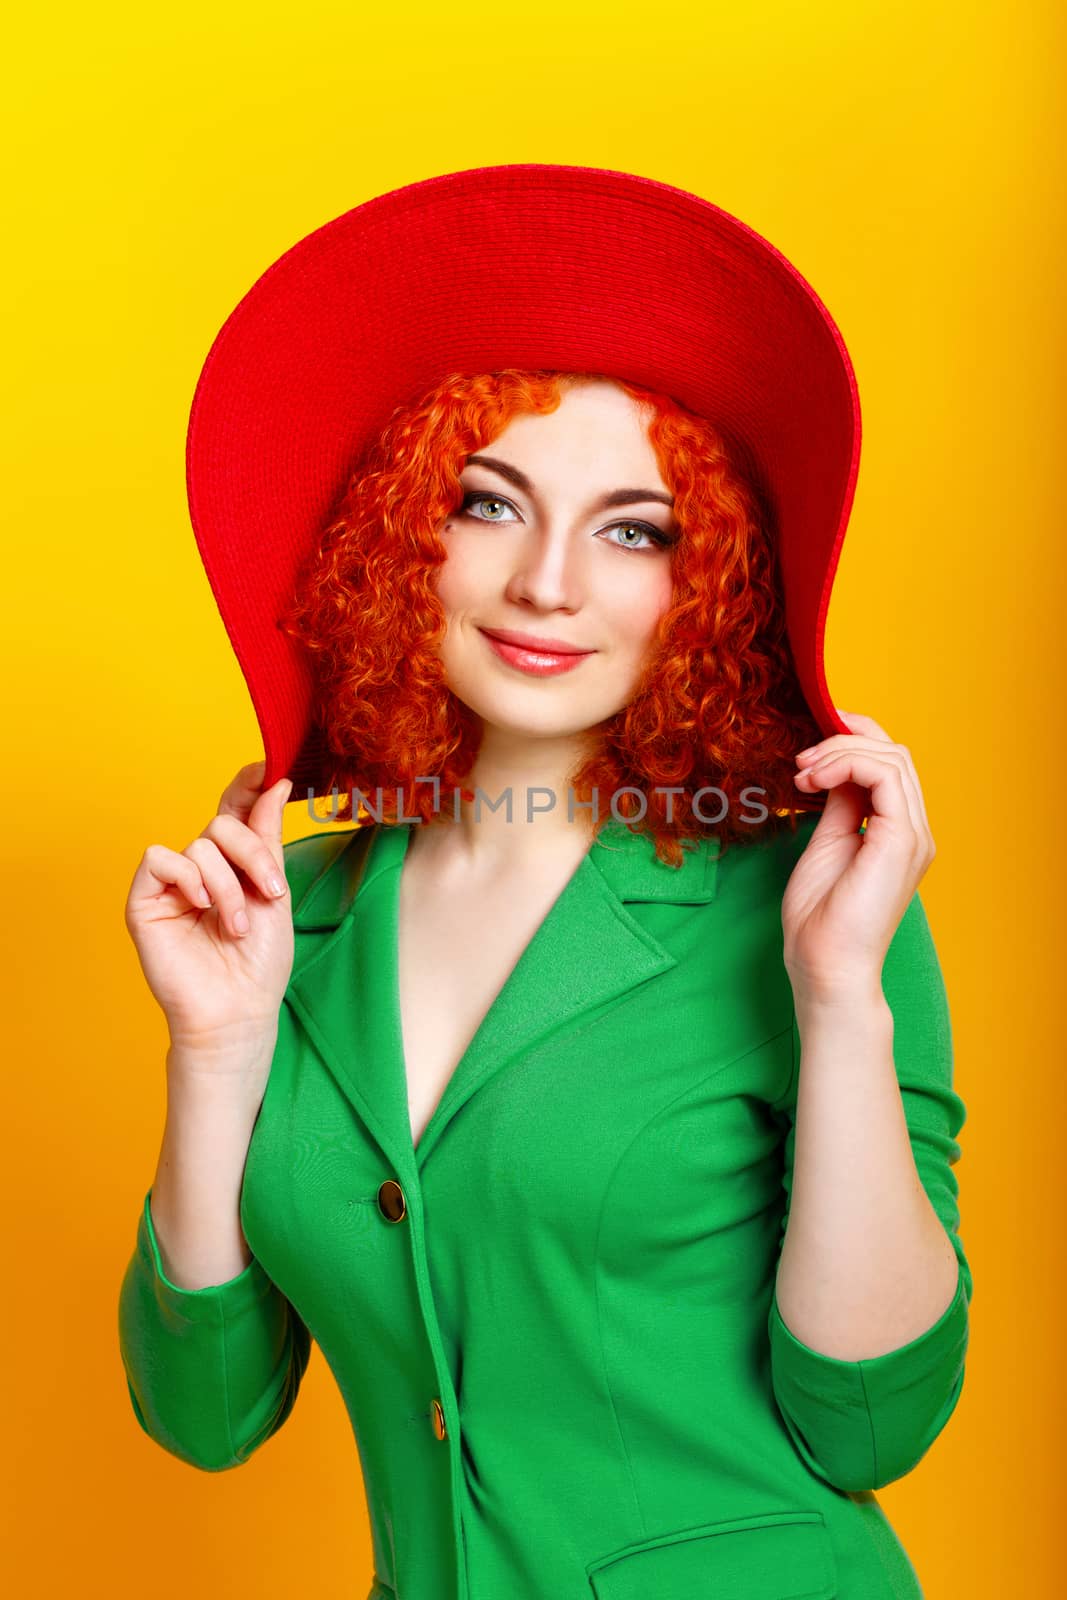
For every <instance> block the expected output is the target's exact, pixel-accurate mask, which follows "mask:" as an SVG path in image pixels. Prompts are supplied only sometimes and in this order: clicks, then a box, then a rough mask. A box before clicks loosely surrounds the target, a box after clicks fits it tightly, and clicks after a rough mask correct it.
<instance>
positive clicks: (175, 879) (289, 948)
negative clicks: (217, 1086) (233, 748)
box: [126, 761, 294, 1060]
mask: <svg viewBox="0 0 1067 1600" xmlns="http://www.w3.org/2000/svg"><path fill="white" fill-rule="evenodd" d="M265 770H266V763H265V762H263V761H257V762H253V763H252V764H251V765H249V766H247V767H242V768H241V770H240V772H238V774H237V776H236V777H235V778H234V780H233V782H232V783H231V784H230V785H229V787H228V788H227V789H226V791H225V793H224V794H223V796H222V799H221V800H220V801H219V809H218V813H217V814H216V815H215V816H214V817H212V819H211V821H210V822H209V823H208V825H207V827H206V828H205V829H204V830H203V832H202V833H201V834H200V835H199V836H198V837H197V838H195V839H194V840H193V841H192V843H191V844H189V845H187V846H186V847H185V849H184V850H181V851H178V850H171V849H169V848H168V847H167V846H166V845H162V844H150V845H149V846H148V848H147V850H146V851H145V853H144V855H143V856H142V857H141V861H140V864H139V866H138V868H137V871H136V873H135V874H134V879H133V883H132V884H131V886H130V893H129V897H128V899H127V901H126V926H127V928H128V929H129V932H130V937H131V938H132V939H133V942H134V944H135V946H136V948H137V955H138V958H139V960H140V963H141V967H142V969H143V971H144V975H145V978H146V979H147V981H148V986H149V988H150V989H151V991H152V993H153V994H154V995H155V997H156V999H157V1001H158V1002H159V1004H160V1006H161V1007H162V1008H163V1011H164V1013H165V1015H166V1018H167V1022H168V1024H169V1027H170V1035H171V1042H172V1045H174V1046H175V1047H177V1048H178V1049H179V1050H180V1051H181V1052H183V1053H184V1052H187V1051H192V1052H194V1053H198V1052H200V1051H201V1050H202V1051H203V1053H204V1056H205V1058H210V1059H212V1060H216V1059H217V1060H228V1059H231V1058H239V1057H240V1056H241V1054H242V1053H243V1051H245V1050H246V1049H248V1050H254V1048H255V1045H256V1044H257V1043H259V1042H261V1041H262V1040H263V1039H264V1038H265V1037H268V1036H270V1035H272V1034H273V1032H274V1031H275V1030H276V1028H277V1023H278V1013H279V1010H280V1008H281V1003H282V996H283V995H284V993H285V989H286V985H287V984H288V982H289V976H290V973H291V972H292V967H293V950H294V942H293V916H292V905H291V896H290V893H289V888H288V884H287V883H286V878H285V858H284V856H283V854H282V816H283V813H284V810H285V803H286V801H287V800H288V798H289V795H290V793H291V792H292V783H291V781H290V780H289V779H288V778H282V779H279V781H278V782H277V783H276V784H275V785H274V787H273V788H271V789H268V790H267V792H266V793H265V794H264V793H261V790H260V786H261V784H262V781H263V774H264V772H265ZM272 880H274V882H275V883H276V884H279V885H280V886H281V891H282V892H281V893H280V894H278V893H276V892H275V890H274V889H273V888H272ZM242 916H244V918H245V919H246V926H242Z"/></svg>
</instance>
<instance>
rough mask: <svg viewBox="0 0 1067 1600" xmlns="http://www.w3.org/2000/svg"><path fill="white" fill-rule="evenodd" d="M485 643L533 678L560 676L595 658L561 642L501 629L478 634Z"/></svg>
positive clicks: (585, 651) (586, 651)
mask: <svg viewBox="0 0 1067 1600" xmlns="http://www.w3.org/2000/svg"><path fill="white" fill-rule="evenodd" d="M479 631H480V632H481V633H483V634H484V635H485V639H486V643H487V644H488V645H489V648H490V649H491V650H493V651H494V652H495V653H496V654H497V655H498V656H500V658H501V659H502V660H503V661H506V662H507V663H508V664H509V665H510V666H513V667H518V668H519V669H520V671H522V672H527V673H530V674H531V675H532V676H533V677H539V678H546V677H551V676H553V675H555V674H556V673H560V672H572V671H573V670H574V668H575V667H576V666H578V664H579V663H580V662H582V661H584V660H585V659H586V657H587V656H591V655H594V654H595V651H592V650H576V649H575V647H574V646H573V645H570V644H564V643H563V641H562V640H557V639H542V638H537V637H536V636H535V635H533V634H529V633H513V632H512V631H511V630H510V629H504V628H501V629H499V630H495V629H494V630H493V631H492V632H490V630H489V629H488V628H482V629H480V630H479Z"/></svg>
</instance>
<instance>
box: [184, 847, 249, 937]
mask: <svg viewBox="0 0 1067 1600" xmlns="http://www.w3.org/2000/svg"><path fill="white" fill-rule="evenodd" d="M183 853H184V854H185V855H187V856H188V857H189V858H190V860H192V861H195V862H196V864H197V866H198V867H199V869H200V875H201V877H202V878H203V880H204V882H205V884H206V885H207V890H208V893H209V894H210V896H211V899H212V902H213V904H214V905H215V906H216V908H217V909H218V913H219V925H220V927H225V928H226V930H227V932H228V933H230V934H232V935H233V937H234V938H235V939H242V938H244V936H245V934H246V933H247V932H248V928H249V922H248V908H247V906H246V904H245V895H244V890H243V889H242V887H241V883H240V880H239V878H238V876H237V874H236V872H234V870H233V868H232V866H231V865H230V863H229V861H228V860H227V859H226V857H225V855H223V853H222V851H221V850H220V849H219V847H218V845H217V844H216V843H215V841H214V840H213V839H210V838H208V837H207V836H206V835H205V834H201V835H200V836H199V838H197V839H194V840H193V841H192V843H191V844H189V845H186V847H185V850H184V852H183Z"/></svg>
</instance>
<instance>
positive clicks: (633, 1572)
mask: <svg viewBox="0 0 1067 1600" xmlns="http://www.w3.org/2000/svg"><path fill="white" fill-rule="evenodd" d="M587 1570H588V1577H589V1582H590V1584H591V1586H592V1590H593V1593H594V1594H595V1595H596V1596H597V1600H697V1597H699V1600H833V1597H834V1596H835V1595H836V1593H837V1570H836V1565H835V1562H834V1552H833V1546H832V1544H831V1543H830V1536H829V1533H828V1532H827V1528H826V1524H825V1523H824V1521H823V1519H822V1515H821V1513H820V1512H818V1511H779V1512H772V1513H768V1514H765V1515H762V1516H757V1517H735V1518H733V1519H732V1520H730V1521H729V1522H708V1523H704V1524H703V1525H702V1526H700V1527H695V1528H683V1529H681V1530H679V1531H677V1532H675V1533H670V1534H663V1535H660V1536H659V1537H658V1538H655V1539H645V1540H643V1541H642V1542H641V1543H640V1544H636V1545H630V1546H628V1548H627V1549H625V1550H620V1551H618V1552H617V1553H616V1554H615V1555H613V1556H609V1557H607V1559H606V1560H604V1561H600V1562H598V1563H596V1564H595V1565H594V1566H593V1567H591V1568H589V1569H587Z"/></svg>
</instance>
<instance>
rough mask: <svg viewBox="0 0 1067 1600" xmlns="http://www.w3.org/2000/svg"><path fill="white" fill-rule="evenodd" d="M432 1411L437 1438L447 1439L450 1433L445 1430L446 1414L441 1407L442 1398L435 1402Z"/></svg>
mask: <svg viewBox="0 0 1067 1600" xmlns="http://www.w3.org/2000/svg"><path fill="white" fill-rule="evenodd" d="M430 1413H431V1416H432V1418H433V1431H434V1436H435V1438H438V1439H446V1438H447V1437H448V1435H447V1433H446V1431H445V1414H444V1411H443V1410H442V1409H441V1402H440V1400H435V1401H434V1402H433V1404H432V1405H431V1407H430Z"/></svg>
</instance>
